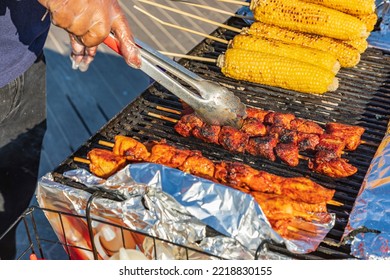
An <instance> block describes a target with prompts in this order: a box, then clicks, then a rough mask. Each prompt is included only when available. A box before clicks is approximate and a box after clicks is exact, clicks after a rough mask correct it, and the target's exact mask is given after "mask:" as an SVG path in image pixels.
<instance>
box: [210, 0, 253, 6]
mask: <svg viewBox="0 0 390 280" xmlns="http://www.w3.org/2000/svg"><path fill="white" fill-rule="evenodd" d="M217 1H218V2H224V3H230V4H236V5H240V6H247V7H249V6H250V5H251V3H250V2H245V1H239V0H217Z"/></svg>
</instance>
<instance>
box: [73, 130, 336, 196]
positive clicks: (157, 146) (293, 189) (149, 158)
mask: <svg viewBox="0 0 390 280" xmlns="http://www.w3.org/2000/svg"><path fill="white" fill-rule="evenodd" d="M125 142H127V143H126V144H125V145H124V143H125ZM99 143H101V144H103V145H105V146H111V147H112V148H113V149H112V151H108V150H106V149H100V148H95V149H92V150H91V151H90V152H89V153H88V160H89V162H88V164H90V167H93V168H90V169H91V171H92V170H105V171H107V174H102V173H100V174H99V175H98V176H100V177H103V178H107V177H108V176H110V175H112V174H113V173H115V172H116V171H117V170H118V168H116V167H114V165H115V164H113V163H114V162H119V161H118V159H119V158H122V159H123V158H125V157H124V156H123V155H125V154H126V155H127V156H126V158H128V159H130V160H129V161H130V162H138V161H141V162H153V163H158V164H163V165H166V166H169V167H172V168H177V169H180V170H182V171H185V172H188V173H191V174H194V175H198V176H200V177H207V178H208V179H211V180H213V181H215V182H220V183H223V184H225V185H229V186H232V187H240V188H241V190H246V191H245V192H251V191H262V192H267V193H274V194H278V195H285V196H288V197H290V198H291V199H294V200H297V201H302V202H306V203H320V202H329V201H331V200H332V197H333V195H334V190H329V189H327V188H324V187H322V186H321V185H319V184H316V183H314V182H313V181H311V180H310V179H307V178H304V177H297V178H284V177H280V176H277V175H273V174H270V173H267V172H264V171H259V170H256V169H254V168H252V167H250V166H248V165H245V164H242V163H231V162H225V161H221V162H213V161H211V160H209V159H207V158H206V157H204V156H203V155H202V153H201V152H200V151H191V150H185V149H178V148H176V147H173V146H171V145H168V144H167V143H165V142H148V143H146V144H145V145H144V144H142V143H140V142H138V141H137V140H135V139H134V138H131V137H127V136H121V135H117V136H116V137H115V142H114V143H107V142H102V141H100V142H99ZM119 147H120V148H119ZM135 147H137V148H136V149H135ZM141 147H142V148H141ZM123 148H125V150H124V149H123ZM114 151H115V152H114ZM139 151H142V152H139ZM132 152H137V153H138V156H139V157H137V158H136V157H134V155H133V156H130V154H131V153H132ZM126 158H125V160H126ZM113 159H115V160H113ZM77 160H79V159H77ZM106 162H107V163H108V164H106ZM120 163H121V166H123V165H122V161H120ZM94 165H96V166H99V167H100V168H96V166H94ZM104 165H107V168H103V167H104ZM110 169H114V170H115V171H111V170H110Z"/></svg>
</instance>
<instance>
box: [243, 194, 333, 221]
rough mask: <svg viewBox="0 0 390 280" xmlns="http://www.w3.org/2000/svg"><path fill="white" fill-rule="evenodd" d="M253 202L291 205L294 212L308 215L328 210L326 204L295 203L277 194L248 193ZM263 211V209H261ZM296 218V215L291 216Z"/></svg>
mask: <svg viewBox="0 0 390 280" xmlns="http://www.w3.org/2000/svg"><path fill="white" fill-rule="evenodd" d="M250 194H251V195H252V196H253V197H254V198H255V200H256V201H257V202H258V203H259V204H260V206H261V204H262V202H265V201H270V202H274V203H275V204H278V203H280V204H287V205H291V207H292V209H293V210H294V211H298V212H310V213H327V212H328V209H327V207H326V202H320V203H306V202H302V201H296V200H293V199H291V198H290V197H287V196H283V195H279V194H270V193H264V192H251V193H250ZM263 210H264V209H263ZM292 216H294V217H298V216H297V215H292Z"/></svg>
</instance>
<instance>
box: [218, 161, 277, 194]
mask: <svg viewBox="0 0 390 280" xmlns="http://www.w3.org/2000/svg"><path fill="white" fill-rule="evenodd" d="M214 176H215V179H216V180H217V181H218V182H220V183H222V184H226V185H228V186H232V187H233V188H236V189H239V190H241V191H244V192H249V191H266V192H275V191H278V192H280V182H281V180H282V177H279V176H276V175H273V174H270V173H266V172H263V171H259V170H256V169H254V168H252V167H250V166H249V165H246V164H243V163H238V162H219V163H217V164H216V165H215V174H214Z"/></svg>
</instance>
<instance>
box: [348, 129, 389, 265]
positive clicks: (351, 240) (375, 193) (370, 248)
mask: <svg viewBox="0 0 390 280" xmlns="http://www.w3.org/2000/svg"><path fill="white" fill-rule="evenodd" d="M389 209H390V124H389V126H388V129H387V133H386V135H385V137H384V138H383V140H382V142H381V144H380V145H379V147H378V149H377V151H376V153H375V156H374V158H373V160H372V161H371V164H370V167H369V169H368V171H367V174H366V176H365V178H364V180H363V183H362V186H361V189H360V192H359V194H358V197H357V198H356V201H355V204H354V206H353V208H352V211H351V214H350V216H349V221H348V225H347V227H346V229H345V232H344V235H343V242H344V243H347V244H351V254H352V255H353V256H355V257H357V258H360V259H390V211H389Z"/></svg>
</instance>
